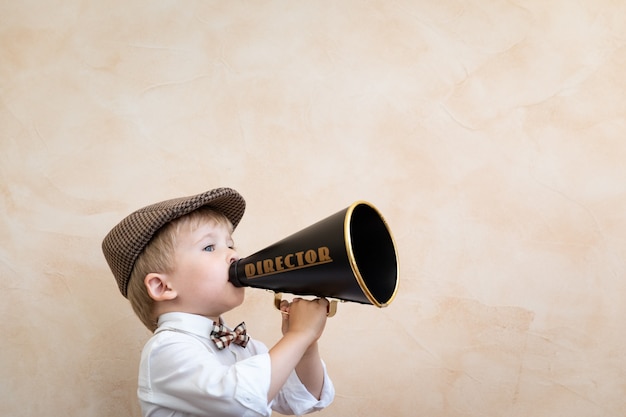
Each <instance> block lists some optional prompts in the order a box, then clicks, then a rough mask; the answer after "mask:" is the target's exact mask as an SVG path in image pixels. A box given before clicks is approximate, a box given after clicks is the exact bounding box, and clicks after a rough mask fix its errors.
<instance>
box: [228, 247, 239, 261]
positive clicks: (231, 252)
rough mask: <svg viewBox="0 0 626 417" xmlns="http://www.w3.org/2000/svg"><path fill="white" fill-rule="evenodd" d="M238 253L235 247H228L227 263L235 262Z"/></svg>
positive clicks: (237, 258)
mask: <svg viewBox="0 0 626 417" xmlns="http://www.w3.org/2000/svg"><path fill="white" fill-rule="evenodd" d="M239 258H240V257H239V254H238V253H237V251H236V250H235V249H228V262H229V263H231V264H232V263H235V262H237V261H238V260H239Z"/></svg>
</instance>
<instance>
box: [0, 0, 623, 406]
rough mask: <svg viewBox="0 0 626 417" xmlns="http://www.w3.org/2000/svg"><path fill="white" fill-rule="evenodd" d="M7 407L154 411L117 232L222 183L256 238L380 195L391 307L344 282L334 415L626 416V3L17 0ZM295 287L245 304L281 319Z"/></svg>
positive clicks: (11, 5)
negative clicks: (104, 243)
mask: <svg viewBox="0 0 626 417" xmlns="http://www.w3.org/2000/svg"><path fill="white" fill-rule="evenodd" d="M0 16H1V17H0V41H1V45H0V182H1V184H0V239H1V242H2V243H1V248H0V291H1V295H2V302H0V317H1V322H2V324H1V325H0V326H1V330H2V337H1V341H0V387H1V389H0V415H2V416H29V417H30V416H33V417H34V416H42V415H46V416H68V415H76V416H86V417H96V416H98V417H105V416H107V417H108V416H138V415H139V414H138V407H137V405H136V400H135V384H136V367H137V363H138V357H139V352H140V349H141V347H142V345H143V343H144V342H145V340H146V338H147V337H148V334H147V332H146V331H145V330H144V329H143V328H142V326H141V324H140V323H139V321H138V320H137V319H136V318H135V317H134V316H133V314H132V312H131V310H130V308H129V306H128V305H127V303H126V302H125V300H124V299H123V298H122V297H121V295H119V293H118V292H117V289H116V286H115V284H114V281H113V278H112V276H111V275H110V272H109V270H108V269H107V267H106V265H105V262H104V259H103V257H102V255H101V252H100V242H101V239H102V237H103V236H104V234H105V233H106V232H107V231H108V230H109V228H110V227H111V226H112V225H113V224H114V223H116V222H117V221H118V220H120V219H121V218H122V217H123V216H125V215H126V214H128V213H129V212H130V211H132V210H134V209H136V208H138V207H140V206H142V205H144V204H148V203H152V202H154V201H157V200H161V199H165V198H170V197H177V196H180V195H189V194H194V193H198V192H202V191H205V190H207V189H210V188H213V187H218V186H231V187H234V188H236V189H238V190H239V191H240V192H241V193H242V194H243V195H244V196H245V197H246V199H247V201H248V211H247V214H246V216H245V217H244V220H243V222H242V223H241V225H240V227H239V229H238V230H237V233H236V234H235V239H236V242H237V245H238V246H239V249H240V251H241V253H242V255H245V254H249V253H251V252H253V251H255V250H256V249H260V248H261V247H264V246H265V245H267V244H269V243H272V242H274V241H276V240H278V239H279V238H282V237H284V236H286V235H287V234H289V233H292V232H294V231H297V230H300V229H301V228H303V227H304V226H308V225H309V224H311V223H312V222H313V221H316V220H319V219H321V218H323V217H325V216H327V215H329V214H331V213H334V212H335V211H337V210H339V209H342V208H344V207H346V206H347V205H349V204H350V203H351V202H352V201H354V200H357V199H365V200H369V201H371V202H372V203H374V204H375V205H376V206H377V207H378V208H379V209H380V210H381V211H382V212H383V214H384V215H385V216H386V217H387V220H388V221H389V223H390V225H391V228H392V230H393V231H394V234H395V237H396V240H397V243H398V247H399V253H400V258H401V271H402V274H401V287H400V291H399V293H398V296H397V298H396V300H395V301H394V303H392V304H391V306H390V307H388V308H386V309H377V308H374V307H371V306H362V305H354V304H349V303H346V304H342V305H341V306H340V308H339V313H338V315H337V316H336V317H335V318H333V319H332V320H330V321H329V323H328V327H327V331H326V333H325V336H324V338H323V339H322V342H321V346H322V351H323V355H324V357H325V359H326V361H327V363H328V366H329V368H330V371H331V373H332V375H333V377H334V381H335V383H336V387H337V398H336V401H335V403H334V404H333V405H332V406H331V407H330V408H329V409H327V410H325V411H323V412H322V413H320V415H322V416H431V417H433V416H436V417H444V416H446V417H448V416H449V417H457V416H459V417H460V416H463V417H484V416H509V417H522V416H535V417H536V416H540V417H542V416H545V417H552V416H557V415H559V416H568V417H595V416H598V417H599V416H624V415H625V414H624V413H625V411H624V410H626V400H625V398H626V359H625V355H626V353H625V352H626V331H625V330H624V324H623V319H624V317H626V301H625V300H626V279H625V277H624V274H625V272H626V180H625V179H626V121H625V116H626V81H625V80H626V78H625V75H624V74H625V73H626V26H625V25H624V22H626V6H625V3H623V2H618V1H608V0H606V1H605V0H581V1H577V2H572V1H565V0H561V1H543V0H515V1H499V0H490V1H481V0H473V1H471V0H470V1H460V0H443V1H427V0H424V1H367V2H363V1H355V0H346V1H288V0H284V1H279V0H277V1H250V2H242V1H188V2H176V1H161V0H157V1H148V0H145V1H137V0H131V1H121V0H115V1H113V0H111V1H105V2H96V1H66V0H58V1H12V0H2V1H0ZM271 299H272V296H271V294H269V293H267V292H264V291H260V290H249V291H248V292H247V302H246V305H245V306H244V307H242V308H240V309H238V310H236V311H233V312H231V313H229V315H228V317H227V319H228V320H230V321H233V322H234V321H235V320H239V319H245V320H246V321H247V322H248V323H249V325H250V327H251V328H252V331H253V333H254V334H255V335H256V336H257V337H258V338H260V339H261V340H263V341H265V342H266V343H268V344H272V343H273V341H275V340H276V339H277V338H278V335H279V329H278V327H279V320H280V318H279V316H278V314H277V313H276V312H275V311H274V310H273V309H272V307H271Z"/></svg>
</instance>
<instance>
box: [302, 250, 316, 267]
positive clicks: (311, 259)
mask: <svg viewBox="0 0 626 417" xmlns="http://www.w3.org/2000/svg"><path fill="white" fill-rule="evenodd" d="M304 259H305V260H306V263H308V264H314V263H315V261H317V252H315V251H314V250H313V249H309V250H308V251H306V253H305V254H304Z"/></svg>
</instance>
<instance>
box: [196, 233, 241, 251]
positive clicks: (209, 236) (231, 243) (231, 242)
mask: <svg viewBox="0 0 626 417" xmlns="http://www.w3.org/2000/svg"><path fill="white" fill-rule="evenodd" d="M212 238H215V233H213V232H209V233H205V234H204V235H202V236H201V237H200V239H198V240H197V241H196V242H195V244H196V245H199V244H200V242H202V241H203V240H206V239H212ZM226 243H227V244H228V246H232V247H234V246H235V241H234V240H233V238H232V237H228V238H227V239H226Z"/></svg>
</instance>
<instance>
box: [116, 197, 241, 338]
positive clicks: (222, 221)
mask: <svg viewBox="0 0 626 417" xmlns="http://www.w3.org/2000/svg"><path fill="white" fill-rule="evenodd" d="M210 221H214V222H216V223H217V224H219V225H226V226H227V227H228V228H229V230H230V232H231V233H232V229H233V226H232V224H231V222H230V220H228V218H227V217H226V216H225V215H224V214H222V213H221V212H219V211H215V210H213V209H211V208H209V207H200V208H199V209H197V210H194V211H192V212H191V213H189V214H186V215H184V216H182V217H179V218H177V219H174V220H172V221H171V222H169V223H167V224H166V225H165V226H163V227H162V228H161V229H160V230H159V231H158V232H157V233H156V234H155V235H154V237H153V238H152V240H151V241H150V243H148V245H147V246H146V247H145V249H144V250H143V251H142V252H141V253H140V254H139V256H138V257H137V260H136V261H135V265H134V266H133V271H132V273H131V275H130V281H129V283H128V300H129V301H130V305H131V306H132V307H133V310H134V311H135V314H136V315H137V317H139V319H140V320H141V322H142V323H143V324H144V325H145V326H146V327H147V328H148V329H149V330H150V331H152V332H154V331H155V330H156V328H157V320H158V317H156V316H155V311H154V310H155V301H154V300H153V299H152V297H150V294H148V290H147V288H146V285H145V283H144V280H145V278H146V275H148V274H150V273H164V274H167V273H171V272H172V271H173V270H174V268H175V267H176V262H175V257H174V253H175V249H176V244H177V243H176V238H177V237H178V236H179V235H180V233H181V231H183V230H185V231H189V230H194V229H196V228H198V226H199V225H200V224H204V223H207V222H210Z"/></svg>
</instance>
